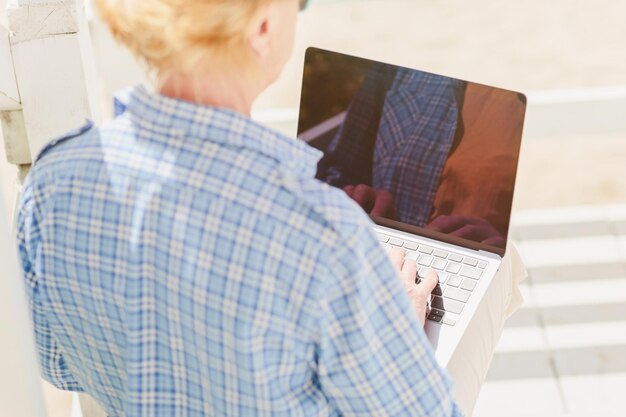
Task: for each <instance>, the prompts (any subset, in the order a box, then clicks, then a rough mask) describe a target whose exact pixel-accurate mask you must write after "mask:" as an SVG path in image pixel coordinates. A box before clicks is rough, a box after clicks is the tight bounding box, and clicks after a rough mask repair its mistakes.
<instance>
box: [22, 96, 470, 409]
mask: <svg viewBox="0 0 626 417" xmlns="http://www.w3.org/2000/svg"><path fill="white" fill-rule="evenodd" d="M116 108H117V110H118V112H119V115H118V116H117V117H116V118H115V119H114V120H113V121H112V122H110V123H107V124H105V125H104V126H103V127H101V128H93V127H91V126H90V125H87V126H86V127H84V128H83V129H81V130H79V131H77V132H74V133H72V134H69V135H68V136H66V137H64V138H61V139H60V140H57V141H55V142H53V143H52V144H51V145H50V146H48V147H47V148H46V149H44V151H43V152H42V154H41V155H40V157H39V158H38V160H37V162H36V163H35V165H34V167H33V170H32V172H31V173H30V175H29V178H28V180H27V184H26V185H25V191H24V194H23V198H22V202H21V209H20V212H19V220H18V231H19V235H18V240H19V249H20V254H21V259H22V263H23V268H24V271H25V277H26V280H27V282H28V288H29V298H30V301H31V307H32V314H33V320H34V325H35V333H36V340H37V346H38V352H39V356H40V361H41V366H42V372H43V375H44V376H45V378H46V379H47V380H48V381H50V382H51V383H53V384H54V385H55V386H57V387H59V388H61V389H67V390H74V391H84V392H87V393H89V394H90V395H92V396H93V397H95V398H96V400H97V401H98V402H99V403H100V404H102V405H103V407H104V408H105V409H106V412H107V413H108V415H109V416H146V417H148V416H150V417H158V416H164V417H165V416H167V417H175V416H243V415H251V416H256V415H259V416H261V415H262V416H339V415H364V416H365V415H367V416H372V415H376V416H384V415H402V416H405V415H419V416H430V417H436V416H451V415H457V414H458V409H457V406H456V405H455V403H454V402H453V399H452V396H451V387H450V381H449V379H448V377H447V376H446V374H445V373H444V371H443V370H442V369H440V367H439V366H438V365H437V364H436V362H435V359H434V355H433V352H432V350H431V347H430V345H429V343H428V341H427V339H426V337H425V335H424V333H423V331H422V330H420V327H419V324H418V321H417V318H416V316H415V313H413V312H412V310H411V307H410V302H409V300H408V297H407V296H406V294H405V293H404V290H403V287H402V285H401V284H400V282H399V279H398V278H397V277H396V275H395V272H394V270H393V268H392V266H391V264H390V262H389V260H388V259H387V256H386V254H385V253H384V251H383V250H382V249H381V247H380V246H379V244H378V243H377V240H376V237H375V235H374V233H373V231H372V227H371V224H370V222H369V220H368V219H367V217H366V216H364V215H363V213H362V212H361V211H360V209H359V208H358V207H357V206H356V205H355V204H353V203H352V202H351V201H350V200H349V199H348V198H347V197H346V196H345V195H344V194H343V193H342V192H341V191H339V190H336V189H333V188H331V187H329V186H327V185H325V184H323V183H320V182H318V181H317V180H315V179H314V175H315V170H316V163H317V161H318V159H319V156H320V155H319V154H318V152H317V151H315V150H313V149H311V148H309V147H308V146H306V145H305V144H303V143H301V142H298V141H295V140H293V139H291V138H288V137H284V136H281V135H279V134H277V133H275V132H273V131H271V130H269V129H266V128H264V127H262V126H260V125H258V124H256V123H254V122H252V121H251V120H249V119H247V118H245V117H242V116H240V115H237V114H235V113H231V112H229V111H226V110H221V109H214V108H209V107H202V106H197V105H194V104H191V103H187V102H183V101H179V100H174V99H171V98H166V97H163V96H160V95H157V94H153V93H151V92H149V91H147V90H146V89H145V88H143V87H135V88H134V89H131V90H129V91H127V92H125V93H124V94H123V95H122V96H121V97H120V99H119V100H118V101H117V102H116Z"/></svg>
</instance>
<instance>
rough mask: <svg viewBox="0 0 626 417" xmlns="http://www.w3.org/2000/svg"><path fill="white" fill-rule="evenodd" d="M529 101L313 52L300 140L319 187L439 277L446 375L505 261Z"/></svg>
mask: <svg viewBox="0 0 626 417" xmlns="http://www.w3.org/2000/svg"><path fill="white" fill-rule="evenodd" d="M525 111H526V98H525V96H524V95H522V94H520V93H517V92H514V91H509V90H503V89H500V88H495V87H490V86H486V85H482V84H477V83H471V82H467V81H463V80H458V79H455V78H450V77H445V76H442V75H437V74H431V73H427V72H424V71H419V70H414V69H409V68H404V67H399V66H395V65H389V64H385V63H381V62H376V61H371V60H367V59H363V58H357V57H353V56H349V55H344V54H340V53H336V52H331V51H325V50H321V49H317V48H309V49H308V50H307V52H306V57H305V64H304V77H303V85H302V96H301V102H300V114H299V120H298V137H299V138H300V139H302V140H304V141H306V142H308V143H309V144H310V145H312V146H314V147H316V148H318V149H319V150H321V151H323V152H324V156H323V158H322V160H321V161H320V164H319V166H318V172H317V177H318V178H319V179H320V180H322V181H325V182H327V183H329V184H330V185H333V186H335V187H338V188H341V189H343V190H344V191H345V192H346V193H347V194H348V195H349V196H350V197H352V198H353V199H354V200H355V201H356V202H357V203H359V204H360V205H361V207H363V209H364V210H365V211H366V212H367V213H368V214H369V215H370V216H371V217H372V219H373V220H374V222H375V224H376V232H377V234H378V237H379V240H380V243H381V245H383V246H384V247H385V249H386V250H391V248H392V247H398V248H402V249H403V250H404V251H406V259H409V260H412V261H415V262H416V264H417V267H418V276H417V277H416V281H417V282H419V280H420V279H421V278H422V277H424V275H425V274H426V272H427V271H428V270H434V271H436V272H437V274H438V275H439V285H438V287H437V288H436V289H435V291H433V294H432V297H431V302H430V306H431V310H430V313H429V315H428V317H427V322H426V333H427V335H428V337H429V339H430V341H431V342H432V344H433V345H434V347H435V353H436V356H437V360H438V361H439V363H440V364H441V365H443V366H446V365H447V364H448V362H449V361H450V359H451V357H452V355H453V353H454V351H455V349H456V347H457V345H458V343H459V342H460V340H461V337H462V336H463V333H464V332H465V331H466V329H467V326H468V324H469V323H470V321H471V320H472V317H473V316H474V313H475V312H476V310H477V308H478V306H479V305H480V302H481V299H482V298H483V297H484V295H485V293H486V292H487V290H488V288H489V286H490V284H491V282H492V281H493V279H494V277H495V275H496V272H497V271H498V269H499V268H500V264H501V261H502V257H503V256H504V254H505V249H506V242H507V237H508V231H509V222H510V215H511V206H512V202H513V190H514V186H515V176H516V172H517V164H518V159H519V151H520V144H521V137H522V129H523V124H524V116H525Z"/></svg>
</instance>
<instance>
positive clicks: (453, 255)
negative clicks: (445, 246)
mask: <svg viewBox="0 0 626 417" xmlns="http://www.w3.org/2000/svg"><path fill="white" fill-rule="evenodd" d="M448 259H449V260H451V261H452V262H461V261H462V260H463V257H462V256H461V255H457V254H456V253H451V254H450V256H449V257H448Z"/></svg>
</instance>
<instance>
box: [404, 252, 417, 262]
mask: <svg viewBox="0 0 626 417" xmlns="http://www.w3.org/2000/svg"><path fill="white" fill-rule="evenodd" d="M419 257H420V254H419V253H417V252H408V253H407V254H406V256H405V257H404V259H405V260H407V259H409V260H412V261H417V258H419Z"/></svg>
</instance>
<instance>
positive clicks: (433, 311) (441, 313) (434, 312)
mask: <svg viewBox="0 0 626 417" xmlns="http://www.w3.org/2000/svg"><path fill="white" fill-rule="evenodd" d="M430 314H432V315H435V316H439V317H444V316H445V315H446V313H445V312H444V311H442V310H437V309H436V308H431V309H430Z"/></svg>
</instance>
